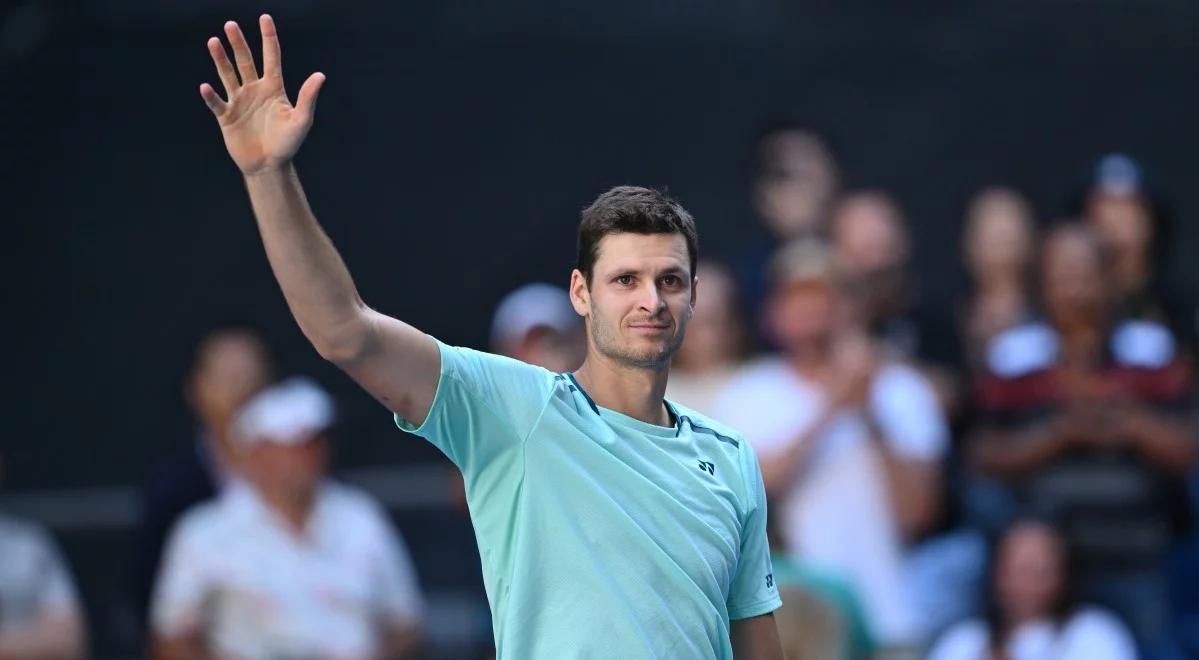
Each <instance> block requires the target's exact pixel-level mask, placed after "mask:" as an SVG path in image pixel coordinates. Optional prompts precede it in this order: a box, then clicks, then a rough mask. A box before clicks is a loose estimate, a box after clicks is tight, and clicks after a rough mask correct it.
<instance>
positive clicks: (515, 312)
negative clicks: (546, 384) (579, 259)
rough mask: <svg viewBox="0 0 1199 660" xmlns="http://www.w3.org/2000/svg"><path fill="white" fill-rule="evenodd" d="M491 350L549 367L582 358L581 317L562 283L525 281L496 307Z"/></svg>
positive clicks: (565, 366) (566, 366)
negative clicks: (556, 284) (560, 285)
mask: <svg viewBox="0 0 1199 660" xmlns="http://www.w3.org/2000/svg"><path fill="white" fill-rule="evenodd" d="M491 350H493V351H494V352H495V353H497V354H499V355H506V356H508V357H511V358H515V359H517V360H520V361H522V362H528V363H529V364H532V365H536V366H539V367H544V368H546V369H549V370H550V371H555V372H559V373H561V372H565V371H572V370H574V369H575V368H577V367H578V366H579V364H580V363H582V362H583V321H582V318H581V317H580V316H579V315H578V314H577V313H575V310H574V307H571V305H570V295H569V294H567V293H566V290H565V289H563V288H562V287H557V286H554V285H552V284H541V283H533V284H526V285H524V286H522V287H520V288H518V289H516V290H514V291H512V292H511V293H509V294H508V295H506V296H504V299H503V300H501V301H500V304H499V305H498V306H497V307H496V309H495V315H494V316H493V317H492V320H491Z"/></svg>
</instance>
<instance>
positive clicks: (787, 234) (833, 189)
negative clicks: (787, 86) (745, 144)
mask: <svg viewBox="0 0 1199 660" xmlns="http://www.w3.org/2000/svg"><path fill="white" fill-rule="evenodd" d="M753 162H754V172H753V177H754V180H753V190H752V193H751V198H752V200H751V201H752V203H753V207H754V211H755V212H756V214H757V217H758V225H757V226H756V227H752V228H749V230H748V231H746V232H744V234H745V235H746V236H748V238H747V239H745V240H744V242H743V243H742V244H741V245H739V246H737V252H736V253H735V255H733V257H734V261H733V262H732V266H733V268H734V273H735V276H736V279H737V284H738V286H739V288H740V296H739V297H740V298H741V302H742V303H743V304H744V305H745V309H746V311H747V312H749V313H750V315H751V316H754V317H756V316H758V314H759V312H760V310H761V306H762V302H763V300H764V298H765V296H766V288H767V286H768V282H767V273H766V268H765V265H766V263H767V262H768V261H769V260H770V256H771V255H772V254H774V253H775V251H777V250H778V249H779V247H781V246H783V245H786V244H787V243H788V242H790V241H793V240H796V239H798V238H813V237H816V236H819V235H821V234H823V233H824V231H825V229H826V226H827V221H828V212H829V207H830V205H831V204H832V201H833V197H834V195H836V193H837V189H838V187H839V185H840V184H839V179H840V172H839V171H838V167H837V161H836V156H835V154H834V153H833V149H832V148H831V147H830V145H829V143H828V140H827V139H826V138H825V137H824V136H822V135H820V134H819V133H817V132H816V131H814V130H813V129H812V127H810V126H806V125H804V124H801V123H798V122H795V121H775V122H771V123H770V124H768V125H767V126H765V127H764V129H763V130H762V131H761V132H760V134H759V136H758V140H757V142H756V144H755V149H754V154H753Z"/></svg>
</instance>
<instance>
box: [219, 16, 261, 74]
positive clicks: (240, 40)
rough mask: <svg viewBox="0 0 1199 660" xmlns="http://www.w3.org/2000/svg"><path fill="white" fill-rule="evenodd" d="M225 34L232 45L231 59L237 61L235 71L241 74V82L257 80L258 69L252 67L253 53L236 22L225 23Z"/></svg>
mask: <svg viewBox="0 0 1199 660" xmlns="http://www.w3.org/2000/svg"><path fill="white" fill-rule="evenodd" d="M225 36H226V37H228V38H229V45H230V46H233V60H234V61H235V62H237V72H238V73H240V74H241V81H242V84H249V83H251V82H253V81H255V80H258V70H257V69H255V68H254V54H253V53H251V52H250V45H249V44H247V43H246V37H245V35H243V34H242V33H241V28H240V27H238V26H237V23H234V22H233V21H229V22H227V23H225Z"/></svg>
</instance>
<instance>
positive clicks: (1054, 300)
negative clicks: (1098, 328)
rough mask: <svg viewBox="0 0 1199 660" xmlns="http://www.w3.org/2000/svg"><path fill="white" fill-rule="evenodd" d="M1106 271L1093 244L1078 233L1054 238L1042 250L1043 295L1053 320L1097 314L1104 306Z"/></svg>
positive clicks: (1046, 307)
mask: <svg viewBox="0 0 1199 660" xmlns="http://www.w3.org/2000/svg"><path fill="white" fill-rule="evenodd" d="M1104 282H1105V279H1104V272H1103V265H1102V263H1101V262H1100V257H1099V253H1098V251H1097V250H1096V249H1095V246H1094V244H1092V243H1091V242H1090V241H1088V240H1087V239H1086V238H1085V237H1083V236H1079V235H1077V234H1068V233H1064V234H1058V235H1055V236H1051V237H1050V238H1049V239H1048V240H1047V241H1046V242H1045V245H1044V247H1043V248H1042V255H1041V295H1042V298H1043V300H1044V303H1045V311H1046V312H1047V313H1048V314H1049V316H1050V317H1051V318H1055V319H1067V318H1070V319H1075V318H1088V317H1091V316H1093V315H1095V314H1096V313H1097V312H1098V310H1100V309H1102V307H1103V305H1104V295H1105V294H1104Z"/></svg>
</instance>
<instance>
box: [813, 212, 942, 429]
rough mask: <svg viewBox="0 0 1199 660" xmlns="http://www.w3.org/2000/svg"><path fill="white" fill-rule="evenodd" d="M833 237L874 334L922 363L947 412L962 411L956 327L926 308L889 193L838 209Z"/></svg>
mask: <svg viewBox="0 0 1199 660" xmlns="http://www.w3.org/2000/svg"><path fill="white" fill-rule="evenodd" d="M829 236H830V239H831V241H832V246H833V251H834V253H835V254H836V256H837V262H838V264H839V265H840V267H841V268H842V270H843V272H844V275H843V276H844V278H845V283H846V286H847V291H848V295H849V297H850V298H851V299H852V300H853V301H854V304H855V305H856V306H857V308H858V310H857V314H858V315H859V316H860V318H861V320H862V322H863V323H864V324H865V326H866V329H867V330H868V331H869V333H870V334H871V335H872V336H874V337H876V338H878V339H880V340H881V341H882V343H883V346H885V347H886V348H887V349H888V350H889V351H891V352H892V353H893V354H894V355H895V356H897V357H900V358H902V359H905V360H908V361H911V362H912V363H914V364H916V365H917V366H918V367H919V368H920V370H921V372H922V373H923V374H924V376H925V377H926V378H927V379H929V381H931V382H932V384H933V385H934V386H935V388H936V391H937V396H938V400H939V401H940V402H941V406H942V408H943V409H944V410H946V411H951V410H954V409H955V407H956V402H957V396H956V384H955V383H954V381H953V378H952V375H951V373H950V371H949V369H948V367H950V366H952V365H954V364H956V362H957V360H958V358H959V355H960V352H959V351H958V349H957V347H956V344H957V336H956V334H955V333H954V332H953V323H952V322H951V321H949V320H948V319H942V318H940V314H939V313H936V312H935V311H934V310H933V308H932V307H930V306H926V305H925V304H924V302H925V301H923V300H922V299H921V297H920V292H919V290H918V287H917V286H916V285H915V283H914V282H913V280H912V277H911V273H910V272H909V269H908V258H909V255H910V239H909V237H908V229H907V221H906V220H905V219H904V216H903V213H902V212H901V211H900V208H899V205H898V204H897V203H896V201H895V200H894V199H892V198H891V197H890V196H889V195H887V194H885V193H882V192H878V191H862V192H856V193H851V194H849V195H846V196H845V197H843V198H842V199H841V200H840V201H839V202H838V203H837V205H836V206H835V207H834V209H833V213H832V219H831V225H830V227H829Z"/></svg>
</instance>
